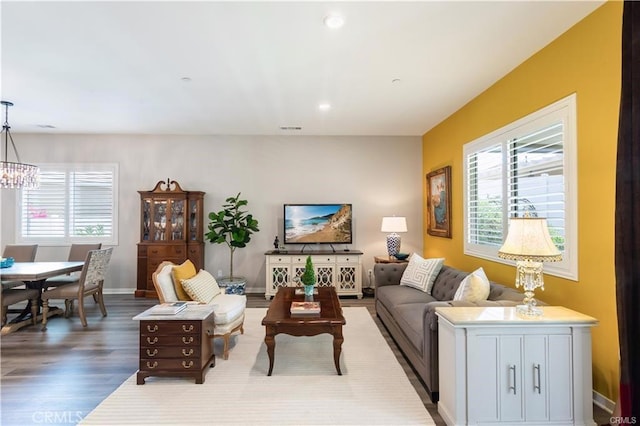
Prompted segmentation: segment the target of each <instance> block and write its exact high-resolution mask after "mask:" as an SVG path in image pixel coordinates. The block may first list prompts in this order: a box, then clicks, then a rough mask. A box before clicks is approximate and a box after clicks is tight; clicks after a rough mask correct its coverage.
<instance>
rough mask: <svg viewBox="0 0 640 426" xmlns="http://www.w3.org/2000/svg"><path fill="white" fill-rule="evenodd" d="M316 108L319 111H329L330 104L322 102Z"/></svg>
mask: <svg viewBox="0 0 640 426" xmlns="http://www.w3.org/2000/svg"><path fill="white" fill-rule="evenodd" d="M318 109H319V110H320V111H329V110H330V109H331V104H327V103H323V104H320V105H318Z"/></svg>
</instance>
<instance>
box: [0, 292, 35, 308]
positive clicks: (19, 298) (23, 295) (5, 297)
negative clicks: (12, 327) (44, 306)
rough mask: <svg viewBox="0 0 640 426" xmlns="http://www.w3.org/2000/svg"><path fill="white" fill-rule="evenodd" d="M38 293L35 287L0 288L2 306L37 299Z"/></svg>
mask: <svg viewBox="0 0 640 426" xmlns="http://www.w3.org/2000/svg"><path fill="white" fill-rule="evenodd" d="M39 295H40V293H39V292H38V290H35V289H31V288H28V289H10V290H2V296H0V298H1V299H2V306H10V305H13V304H14V303H18V302H23V301H25V300H38V296H39Z"/></svg>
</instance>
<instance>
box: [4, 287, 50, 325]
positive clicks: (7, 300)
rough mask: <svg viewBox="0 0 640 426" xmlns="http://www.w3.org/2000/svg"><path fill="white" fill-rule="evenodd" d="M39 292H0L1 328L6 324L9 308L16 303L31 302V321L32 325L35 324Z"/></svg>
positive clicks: (29, 290) (27, 289)
mask: <svg viewBox="0 0 640 426" xmlns="http://www.w3.org/2000/svg"><path fill="white" fill-rule="evenodd" d="M39 296H40V292H39V291H38V290H36V289H32V288H26V289H24V288H19V289H18V288H12V289H8V290H2V295H0V304H1V305H2V326H4V325H5V324H6V323H7V314H8V312H9V306H11V305H14V304H16V303H20V302H24V301H27V300H30V301H31V320H32V321H33V324H34V325H35V324H36V321H37V318H38V297H39Z"/></svg>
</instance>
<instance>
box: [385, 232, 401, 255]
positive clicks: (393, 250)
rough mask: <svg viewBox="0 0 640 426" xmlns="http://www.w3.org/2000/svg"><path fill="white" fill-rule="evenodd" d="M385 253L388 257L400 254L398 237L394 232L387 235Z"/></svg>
mask: <svg viewBox="0 0 640 426" xmlns="http://www.w3.org/2000/svg"><path fill="white" fill-rule="evenodd" d="M387 252H388V253H389V257H392V256H395V255H396V254H398V253H399V252H400V235H398V234H396V233H395V232H392V233H391V234H389V235H387Z"/></svg>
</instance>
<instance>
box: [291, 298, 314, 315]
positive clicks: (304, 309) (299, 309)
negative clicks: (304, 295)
mask: <svg viewBox="0 0 640 426" xmlns="http://www.w3.org/2000/svg"><path fill="white" fill-rule="evenodd" d="M291 316H292V317H314V316H315V317H317V316H320V302H291Z"/></svg>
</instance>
